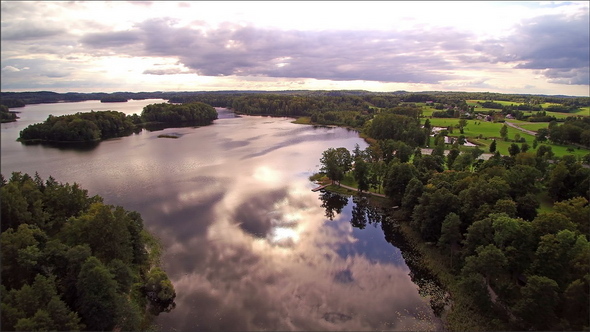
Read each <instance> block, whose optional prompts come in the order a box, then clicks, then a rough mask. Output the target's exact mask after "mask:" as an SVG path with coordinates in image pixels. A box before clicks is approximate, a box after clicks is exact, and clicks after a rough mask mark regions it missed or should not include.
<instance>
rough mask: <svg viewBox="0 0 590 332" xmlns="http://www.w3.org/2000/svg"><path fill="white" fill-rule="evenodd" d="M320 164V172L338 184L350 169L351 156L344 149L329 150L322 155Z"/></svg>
mask: <svg viewBox="0 0 590 332" xmlns="http://www.w3.org/2000/svg"><path fill="white" fill-rule="evenodd" d="M320 163H321V164H322V168H321V169H320V171H321V172H324V173H326V175H327V176H328V178H330V179H331V180H332V181H335V182H338V183H340V181H341V180H342V179H343V178H344V174H346V172H348V171H349V170H350V168H351V165H352V156H351V155H350V152H349V151H348V150H347V149H346V148H337V149H334V148H329V149H328V150H326V151H324V152H323V153H322V158H321V159H320Z"/></svg>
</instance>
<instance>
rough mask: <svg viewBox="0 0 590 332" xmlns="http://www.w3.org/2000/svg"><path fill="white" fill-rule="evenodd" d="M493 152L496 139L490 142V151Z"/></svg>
mask: <svg viewBox="0 0 590 332" xmlns="http://www.w3.org/2000/svg"><path fill="white" fill-rule="evenodd" d="M494 152H496V140H493V141H492V144H490V153H494Z"/></svg>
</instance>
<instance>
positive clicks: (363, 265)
mask: <svg viewBox="0 0 590 332" xmlns="http://www.w3.org/2000/svg"><path fill="white" fill-rule="evenodd" d="M255 172H256V171H254V173H255ZM277 172H278V171H277ZM252 178H256V177H255V176H254V177H252ZM252 178H249V177H247V176H245V177H241V178H240V179H237V180H236V182H235V183H234V184H233V186H232V187H231V188H228V192H229V194H228V195H225V196H224V197H223V198H222V199H221V200H220V201H219V202H217V203H216V204H215V205H214V209H215V213H214V215H215V221H214V222H213V223H212V224H211V225H209V226H208V228H207V231H206V235H205V236H204V237H199V236H197V238H195V240H193V241H188V242H186V243H187V245H186V247H185V248H184V251H185V252H193V253H194V255H196V256H204V257H205V259H202V260H199V263H196V264H195V265H194V266H193V270H192V271H185V273H184V274H178V273H175V271H173V270H172V269H173V268H174V267H172V269H170V268H167V270H168V271H169V274H170V275H171V277H172V281H173V283H174V285H175V287H176V288H177V290H178V297H177V299H176V303H177V307H176V309H175V310H174V311H173V312H172V313H170V314H167V315H163V316H162V317H161V318H160V320H159V322H160V324H162V326H166V325H167V323H166V322H167V321H168V320H175V321H177V323H176V324H174V325H176V326H178V321H182V322H183V325H181V326H178V328H179V329H181V330H194V329H202V330H217V329H223V330H318V329H320V330H376V329H386V330H409V329H411V330H423V329H436V328H437V327H438V326H437V325H436V323H435V322H433V321H432V320H431V316H430V315H431V313H430V312H431V311H430V309H429V308H428V305H427V302H426V301H425V300H424V299H423V298H420V296H419V295H418V293H417V287H416V286H415V285H414V284H413V283H412V282H411V280H410V277H409V275H408V270H407V268H406V267H405V266H397V265H394V264H390V263H382V262H376V261H374V260H371V259H369V258H368V257H365V256H364V255H363V254H362V253H357V254H351V255H348V256H346V257H342V256H341V255H339V254H338V252H337V251H338V250H339V248H341V247H346V246H350V245H353V244H354V243H355V242H356V241H358V239H356V238H355V237H354V235H353V228H352V226H351V225H350V223H349V222H348V220H349V219H350V216H349V215H344V214H342V215H339V216H337V217H336V218H335V220H334V221H328V220H326V218H325V216H324V213H325V212H324V209H323V208H321V206H320V205H321V202H320V201H319V200H318V196H317V193H312V192H311V191H309V184H308V183H306V180H305V179H302V180H300V181H291V182H289V184H288V185H284V184H282V183H281V182H280V181H277V182H262V183H259V185H258V186H253V185H252ZM327 223H332V224H331V225H330V227H327V225H326V224H327ZM281 229H283V232H285V230H289V231H288V232H286V233H288V234H289V237H288V238H286V239H285V241H281V242H280V243H277V242H276V241H275V239H276V234H277V232H278V231H279V230H281ZM197 239H198V240H197ZM199 242H204V243H206V246H203V245H202V243H201V244H199ZM278 244H280V245H278ZM193 245H194V246H195V247H192V246H193ZM178 249H180V248H178ZM195 249H197V250H195ZM392 249H394V248H393V247H392ZM174 252H175V253H176V254H179V250H174ZM189 317H190V318H189Z"/></svg>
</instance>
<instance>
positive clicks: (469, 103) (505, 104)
mask: <svg viewBox="0 0 590 332" xmlns="http://www.w3.org/2000/svg"><path fill="white" fill-rule="evenodd" d="M478 101H480V102H482V103H483V102H486V101H492V100H473V99H470V100H466V101H465V102H466V103H467V105H469V106H481V105H480V104H478V103H477V102H478ZM493 102H494V103H498V104H500V105H502V106H509V105H522V104H524V103H517V102H514V101H501V100H493Z"/></svg>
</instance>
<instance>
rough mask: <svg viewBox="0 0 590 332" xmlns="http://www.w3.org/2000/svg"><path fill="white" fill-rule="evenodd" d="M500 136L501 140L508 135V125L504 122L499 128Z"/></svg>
mask: <svg viewBox="0 0 590 332" xmlns="http://www.w3.org/2000/svg"><path fill="white" fill-rule="evenodd" d="M500 137H502V139H503V140H506V138H507V137H508V127H507V126H506V124H504V125H503V126H502V128H500Z"/></svg>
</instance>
